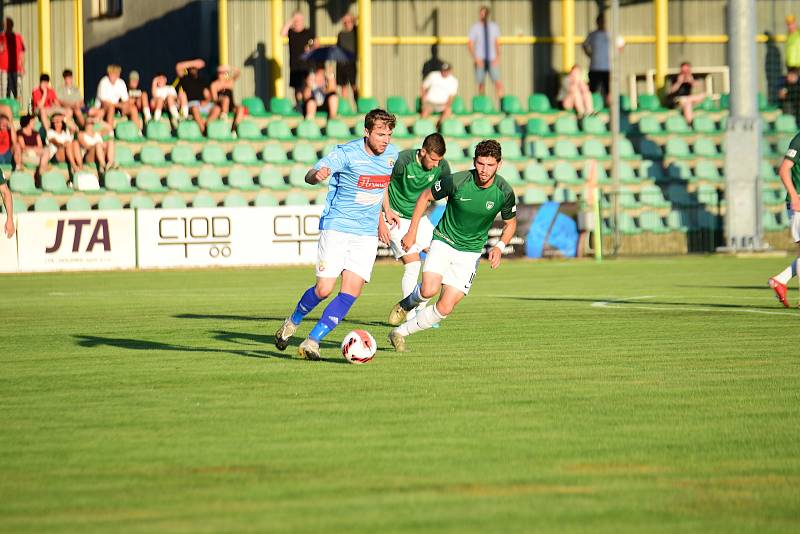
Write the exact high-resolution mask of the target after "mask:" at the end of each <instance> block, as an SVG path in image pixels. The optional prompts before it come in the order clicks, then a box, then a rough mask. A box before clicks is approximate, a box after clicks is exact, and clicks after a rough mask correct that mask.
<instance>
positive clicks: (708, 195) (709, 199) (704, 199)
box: [696, 184, 719, 206]
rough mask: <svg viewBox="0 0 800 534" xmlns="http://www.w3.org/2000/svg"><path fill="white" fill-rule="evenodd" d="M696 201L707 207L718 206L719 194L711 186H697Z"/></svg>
mask: <svg viewBox="0 0 800 534" xmlns="http://www.w3.org/2000/svg"><path fill="white" fill-rule="evenodd" d="M696 193H697V201H698V202H700V203H701V204H706V205H707V206H716V205H717V204H719V192H718V191H717V188H716V187H715V186H713V185H707V184H700V185H699V186H697V192H696Z"/></svg>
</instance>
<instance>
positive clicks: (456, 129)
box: [441, 117, 469, 138]
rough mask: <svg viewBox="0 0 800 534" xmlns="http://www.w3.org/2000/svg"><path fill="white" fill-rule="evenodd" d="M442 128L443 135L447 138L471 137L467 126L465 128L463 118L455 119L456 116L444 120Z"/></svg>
mask: <svg viewBox="0 0 800 534" xmlns="http://www.w3.org/2000/svg"><path fill="white" fill-rule="evenodd" d="M441 130H442V135H443V136H444V137H445V138H450V137H458V138H462V137H469V134H468V133H467V130H466V128H464V123H463V122H461V120H459V119H455V118H452V117H451V118H449V119H446V120H444V121H442V127H441Z"/></svg>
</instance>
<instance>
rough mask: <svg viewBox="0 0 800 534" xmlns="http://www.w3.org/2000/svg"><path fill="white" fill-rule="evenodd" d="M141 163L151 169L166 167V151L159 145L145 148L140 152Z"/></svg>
mask: <svg viewBox="0 0 800 534" xmlns="http://www.w3.org/2000/svg"><path fill="white" fill-rule="evenodd" d="M139 161H141V162H142V163H143V164H145V165H149V166H151V167H165V166H166V165H167V158H166V157H165V156H164V151H163V150H161V147H160V146H158V145H145V146H143V147H142V151H141V152H139Z"/></svg>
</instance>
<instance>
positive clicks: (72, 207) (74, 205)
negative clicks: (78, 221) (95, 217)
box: [66, 195, 92, 211]
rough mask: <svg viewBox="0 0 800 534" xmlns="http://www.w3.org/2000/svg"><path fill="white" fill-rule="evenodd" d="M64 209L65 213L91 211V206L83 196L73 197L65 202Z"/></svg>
mask: <svg viewBox="0 0 800 534" xmlns="http://www.w3.org/2000/svg"><path fill="white" fill-rule="evenodd" d="M66 209H67V211H91V210H92V205H91V204H90V203H89V199H88V198H86V197H85V196H83V195H75V196H73V197H70V199H69V200H67V205H66Z"/></svg>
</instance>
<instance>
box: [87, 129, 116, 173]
mask: <svg viewBox="0 0 800 534" xmlns="http://www.w3.org/2000/svg"><path fill="white" fill-rule="evenodd" d="M96 123H97V121H96V120H95V119H89V120H88V121H86V129H85V130H84V131H82V132H79V133H78V143H80V146H81V148H82V149H83V150H84V154H83V161H84V162H85V163H94V164H95V165H97V170H98V171H100V172H104V171H106V170H108V169H109V168H111V167H113V166H115V165H116V164H115V163H114V140H113V139H111V138H110V139H109V140H108V141H104V140H103V133H104V132H105V133H108V132H110V131H111V128H110V127H107V126H104V127H103V128H102V130H101V131H100V132H98V131H95V125H96Z"/></svg>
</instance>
